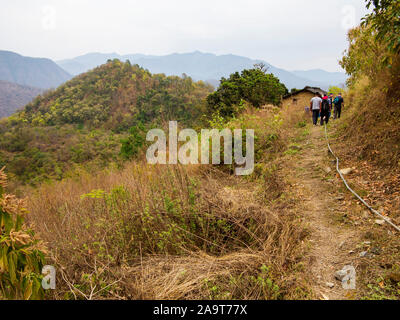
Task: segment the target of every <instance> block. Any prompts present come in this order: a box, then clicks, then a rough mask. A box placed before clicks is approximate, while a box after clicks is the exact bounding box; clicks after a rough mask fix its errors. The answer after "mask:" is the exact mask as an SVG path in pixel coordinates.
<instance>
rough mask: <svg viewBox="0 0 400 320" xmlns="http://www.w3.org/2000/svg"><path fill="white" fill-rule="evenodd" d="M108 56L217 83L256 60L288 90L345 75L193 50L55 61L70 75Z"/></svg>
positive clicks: (92, 55) (333, 81)
mask: <svg viewBox="0 0 400 320" xmlns="http://www.w3.org/2000/svg"><path fill="white" fill-rule="evenodd" d="M109 59H119V60H121V61H126V60H129V61H130V62H131V63H132V64H138V65H139V66H141V67H143V68H146V69H148V70H149V71H150V72H152V73H164V74H166V75H182V74H186V75H188V76H190V77H192V78H193V79H194V80H203V81H207V82H209V83H211V84H212V85H214V86H218V83H219V79H221V77H228V76H229V75H230V74H231V73H233V72H236V71H241V70H243V69H248V68H252V67H253V66H254V64H256V63H264V64H265V65H266V66H267V68H268V72H270V73H273V74H274V75H275V76H277V77H278V78H279V79H280V80H281V82H283V83H284V84H285V85H286V87H287V88H288V89H291V88H304V87H305V86H317V87H321V88H324V89H328V87H329V86H330V85H338V86H340V85H343V84H344V83H345V82H346V79H347V77H346V74H345V73H340V72H327V71H324V70H309V71H293V72H290V71H287V70H284V69H281V68H277V67H275V66H273V65H271V64H269V63H267V62H266V61H263V60H254V59H250V58H247V57H241V56H237V55H233V54H228V55H215V54H212V53H203V52H200V51H195V52H191V53H173V54H169V55H165V56H154V55H144V54H128V55H119V54H118V53H109V54H106V53H88V54H85V55H82V56H79V57H76V58H73V59H67V60H61V61H57V63H58V64H59V66H60V67H62V68H63V69H65V70H66V71H68V72H69V73H71V74H73V75H78V74H80V73H83V72H86V71H88V70H90V69H93V68H95V67H97V66H98V65H101V64H103V63H105V62H106V61H107V60H109Z"/></svg>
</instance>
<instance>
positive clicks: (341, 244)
mask: <svg viewBox="0 0 400 320" xmlns="http://www.w3.org/2000/svg"><path fill="white" fill-rule="evenodd" d="M344 244H345V241H342V242H341V243H340V244H339V249H342V247H343V246H344Z"/></svg>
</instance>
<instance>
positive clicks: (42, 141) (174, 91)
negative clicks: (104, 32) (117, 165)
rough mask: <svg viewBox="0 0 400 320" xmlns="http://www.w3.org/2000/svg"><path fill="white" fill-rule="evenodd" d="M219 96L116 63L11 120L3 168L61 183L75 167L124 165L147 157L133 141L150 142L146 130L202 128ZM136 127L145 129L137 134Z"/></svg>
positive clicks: (1, 130) (1, 132)
mask: <svg viewBox="0 0 400 320" xmlns="http://www.w3.org/2000/svg"><path fill="white" fill-rule="evenodd" d="M211 91H212V87H211V86H209V85H206V84H205V83H203V82H197V83H195V82H193V81H192V80H191V79H190V78H179V77H166V76H165V75H162V74H159V75H152V74H151V73H149V72H148V71H146V70H144V69H141V68H140V67H138V66H132V65H131V64H130V63H129V62H126V63H122V62H120V61H119V60H114V61H109V62H108V63H107V64H105V65H102V66H100V67H98V68H96V69H94V70H92V71H90V72H88V73H85V74H82V75H80V76H78V77H76V78H74V79H72V80H71V81H69V82H67V83H65V84H63V85H62V86H60V87H59V88H57V89H56V90H53V91H50V92H47V93H45V94H44V95H43V96H38V97H37V98H36V99H35V100H34V101H33V102H31V103H29V104H28V105H27V106H26V107H25V108H24V109H23V110H22V111H20V112H19V113H17V114H14V115H13V116H11V117H9V118H7V119H3V120H2V121H1V122H0V166H2V165H7V168H8V171H9V172H11V173H14V174H15V175H16V176H17V177H18V179H20V180H22V181H24V182H29V183H34V182H35V181H38V180H42V179H48V178H61V177H63V176H65V175H66V174H67V172H68V169H70V168H71V167H72V166H73V165H74V164H87V163H89V162H94V163H95V164H96V166H100V167H103V166H106V165H109V164H110V163H112V162H118V161H119V160H121V159H123V158H129V157H131V156H133V155H134V154H135V153H137V152H138V151H139V150H138V148H139V146H135V145H134V142H133V141H132V139H130V138H129V137H130V136H131V135H132V134H133V135H142V136H143V135H145V132H144V128H145V127H150V126H154V125H159V126H163V124H164V123H165V122H166V121H168V120H178V121H180V122H181V123H182V124H186V125H190V124H193V122H194V121H198V120H199V119H200V118H201V115H203V114H204V113H205V108H206V103H205V97H206V96H207V95H208V94H209V93H210V92H211ZM142 126H143V127H142ZM131 127H135V128H143V130H139V131H138V130H137V129H134V130H133V131H134V133H132V131H131V130H130V128H131ZM122 144H125V148H123V149H122V150H123V152H122V154H121V145H122Z"/></svg>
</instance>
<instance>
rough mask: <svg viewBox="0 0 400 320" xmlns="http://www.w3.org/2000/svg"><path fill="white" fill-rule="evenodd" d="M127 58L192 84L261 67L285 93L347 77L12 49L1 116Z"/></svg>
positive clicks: (1, 74) (195, 58)
mask: <svg viewBox="0 0 400 320" xmlns="http://www.w3.org/2000/svg"><path fill="white" fill-rule="evenodd" d="M110 59H111V60H114V59H119V60H121V61H123V62H124V61H127V60H129V61H130V62H131V64H138V65H139V66H140V67H143V68H145V69H148V70H149V71H150V72H151V73H155V74H159V73H164V74H165V75H167V76H169V75H178V76H180V75H182V74H186V75H188V76H190V77H192V78H193V79H194V80H196V81H197V80H203V81H205V82H208V83H210V84H212V85H213V86H214V87H218V85H219V80H220V79H221V78H222V77H229V75H230V74H231V73H234V72H236V71H241V70H243V69H249V68H252V67H253V66H254V64H256V63H264V64H265V66H266V67H267V69H268V72H270V73H273V74H274V75H275V76H277V77H278V78H279V79H280V81H281V82H282V83H284V84H285V85H286V87H287V88H288V89H289V90H290V89H292V88H298V89H300V88H304V87H305V86H316V87H321V88H323V89H326V90H327V89H328V88H329V86H330V85H338V86H343V85H344V83H345V81H346V78H347V77H346V75H345V74H344V73H340V72H327V71H324V70H320V69H316V70H306V71H287V70H284V69H281V68H277V67H275V66H273V65H271V64H269V63H267V62H265V61H263V60H254V59H250V58H247V57H241V56H237V55H233V54H228V55H215V54H212V53H203V52H200V51H195V52H191V53H173V54H169V55H164V56H155V55H145V54H128V55H119V54H118V53H109V54H107V53H88V54H85V55H82V56H78V57H76V58H72V59H66V60H61V61H57V62H54V61H52V60H50V59H46V58H32V57H25V56H22V55H19V54H17V53H14V52H11V51H1V50H0V81H2V82H1V83H0V118H1V117H4V116H9V115H11V114H12V113H13V112H14V111H15V110H17V109H18V108H19V107H22V106H24V105H25V104H26V103H28V102H30V101H31V100H32V99H33V98H34V97H35V96H36V95H37V94H39V93H41V92H42V91H43V90H46V89H50V88H57V87H58V86H59V85H61V84H62V83H64V82H66V81H67V80H70V79H71V78H73V76H76V75H78V74H82V73H85V72H87V71H89V70H91V69H94V68H96V67H98V66H100V65H102V64H104V63H106V62H107V61H108V60H110Z"/></svg>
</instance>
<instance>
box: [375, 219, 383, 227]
mask: <svg viewBox="0 0 400 320" xmlns="http://www.w3.org/2000/svg"><path fill="white" fill-rule="evenodd" d="M375 223H376V224H379V225H380V226H383V225H384V224H385V220H375Z"/></svg>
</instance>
